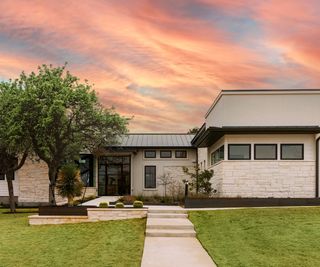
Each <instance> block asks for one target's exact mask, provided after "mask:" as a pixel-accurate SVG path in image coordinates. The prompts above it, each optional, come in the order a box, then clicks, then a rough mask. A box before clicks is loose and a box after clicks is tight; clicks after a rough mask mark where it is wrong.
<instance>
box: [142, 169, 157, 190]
mask: <svg viewBox="0 0 320 267" xmlns="http://www.w3.org/2000/svg"><path fill="white" fill-rule="evenodd" d="M156 180H157V179H156V166H145V167H144V187H145V188H156V187H157V183H156Z"/></svg>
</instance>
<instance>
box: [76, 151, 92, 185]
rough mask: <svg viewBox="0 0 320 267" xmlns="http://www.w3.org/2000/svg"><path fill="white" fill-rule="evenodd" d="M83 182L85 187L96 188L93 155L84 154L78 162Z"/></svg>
mask: <svg viewBox="0 0 320 267" xmlns="http://www.w3.org/2000/svg"><path fill="white" fill-rule="evenodd" d="M78 164H79V168H80V173H81V180H82V182H83V183H84V185H85V186H89V187H92V186H94V179H93V155H91V154H82V155H80V159H79V161H78Z"/></svg>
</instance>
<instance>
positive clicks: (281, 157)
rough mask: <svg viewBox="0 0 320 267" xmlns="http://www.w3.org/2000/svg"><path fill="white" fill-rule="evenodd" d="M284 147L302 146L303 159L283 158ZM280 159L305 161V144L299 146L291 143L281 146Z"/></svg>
mask: <svg viewBox="0 0 320 267" xmlns="http://www.w3.org/2000/svg"><path fill="white" fill-rule="evenodd" d="M284 146H301V147H302V157H301V158H290V159H288V158H283V155H282V154H283V153H282V148H283V147H284ZM280 159H281V160H304V144H301V143H299V144H293V143H291V144H290V143H289V144H281V145H280Z"/></svg>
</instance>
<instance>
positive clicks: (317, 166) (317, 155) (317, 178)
mask: <svg viewBox="0 0 320 267" xmlns="http://www.w3.org/2000/svg"><path fill="white" fill-rule="evenodd" d="M319 141H320V135H319V136H317V139H316V198H318V197H319Z"/></svg>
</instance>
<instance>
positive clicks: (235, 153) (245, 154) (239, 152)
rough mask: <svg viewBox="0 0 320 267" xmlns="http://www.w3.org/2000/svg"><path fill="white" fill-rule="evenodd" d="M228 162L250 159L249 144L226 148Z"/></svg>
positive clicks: (231, 145)
mask: <svg viewBox="0 0 320 267" xmlns="http://www.w3.org/2000/svg"><path fill="white" fill-rule="evenodd" d="M228 159H229V160H246V159H251V145H250V144H230V145H229V146H228Z"/></svg>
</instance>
